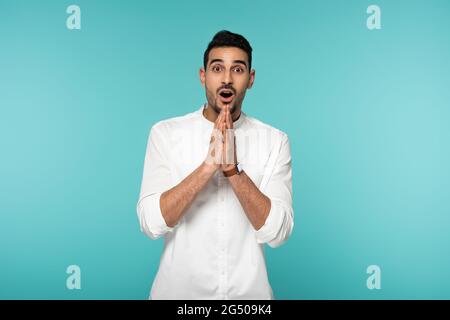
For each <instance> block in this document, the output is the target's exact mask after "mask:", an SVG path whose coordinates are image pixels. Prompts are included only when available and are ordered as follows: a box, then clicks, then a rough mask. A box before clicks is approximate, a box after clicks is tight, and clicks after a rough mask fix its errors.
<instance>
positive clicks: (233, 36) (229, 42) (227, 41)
mask: <svg viewBox="0 0 450 320" xmlns="http://www.w3.org/2000/svg"><path fill="white" fill-rule="evenodd" d="M219 47H237V48H239V49H242V50H244V51H245V52H246V53H247V57H248V68H249V70H251V68H252V47H251V46H250V43H249V42H248V41H247V39H245V38H244V37H243V36H241V35H240V34H237V33H233V32H230V31H227V30H222V31H219V32H217V33H216V34H215V35H214V37H213V38H212V40H211V42H210V43H209V44H208V48H206V50H205V53H204V55H203V66H204V67H205V69H206V65H207V64H208V56H209V52H210V51H211V50H212V49H213V48H219Z"/></svg>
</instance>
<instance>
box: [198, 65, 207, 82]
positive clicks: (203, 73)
mask: <svg viewBox="0 0 450 320" xmlns="http://www.w3.org/2000/svg"><path fill="white" fill-rule="evenodd" d="M199 75H200V82H201V83H202V86H205V82H206V72H205V69H204V68H203V67H202V68H200V71H199Z"/></svg>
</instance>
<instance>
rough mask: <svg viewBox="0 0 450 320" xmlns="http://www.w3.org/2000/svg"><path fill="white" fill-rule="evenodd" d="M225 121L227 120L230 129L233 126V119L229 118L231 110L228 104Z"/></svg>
mask: <svg viewBox="0 0 450 320" xmlns="http://www.w3.org/2000/svg"><path fill="white" fill-rule="evenodd" d="M226 122H227V128H228V129H231V128H232V127H233V121H232V120H231V112H230V106H229V105H228V108H227V114H226Z"/></svg>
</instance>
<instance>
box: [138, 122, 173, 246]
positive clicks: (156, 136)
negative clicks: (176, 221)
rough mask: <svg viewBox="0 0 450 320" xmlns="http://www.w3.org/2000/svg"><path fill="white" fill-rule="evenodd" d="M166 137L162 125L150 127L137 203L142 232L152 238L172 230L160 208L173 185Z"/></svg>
mask: <svg viewBox="0 0 450 320" xmlns="http://www.w3.org/2000/svg"><path fill="white" fill-rule="evenodd" d="M167 136H168V135H167V133H165V132H164V127H163V126H162V125H161V124H156V125H154V126H153V127H152V129H151V130H150V134H149V137H148V141H147V149H146V153H145V160H144V171H143V176H142V184H141V192H140V196H139V200H138V203H137V205H136V211H137V215H138V219H139V225H140V228H141V231H142V232H144V233H145V234H146V235H147V236H148V237H149V238H151V239H153V240H155V239H158V238H159V237H161V236H163V235H164V234H166V233H167V232H170V231H172V230H173V228H171V227H168V226H167V224H166V222H165V220H164V217H163V215H162V212H161V207H160V198H161V194H162V193H163V192H164V191H166V190H169V189H170V188H171V187H172V181H171V180H172V179H171V172H170V166H169V163H170V162H169V158H170V155H169V149H168V148H167V146H166V143H165V140H164V138H165V137H167Z"/></svg>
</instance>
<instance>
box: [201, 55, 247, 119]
mask: <svg viewBox="0 0 450 320" xmlns="http://www.w3.org/2000/svg"><path fill="white" fill-rule="evenodd" d="M254 78H255V71H254V70H249V69H248V57H247V53H246V52H245V51H244V50H242V49H239V48H236V47H220V48H214V49H212V50H211V51H210V52H209V58H208V64H207V65H206V70H205V69H203V68H201V69H200V81H201V82H202V85H203V86H205V89H206V98H207V100H208V104H209V106H211V107H212V108H213V109H214V111H215V112H216V113H220V110H221V109H223V108H224V106H225V105H227V104H229V105H230V107H231V108H230V111H231V113H234V111H235V110H236V109H239V110H240V109H241V106H242V101H243V100H244V97H245V93H246V91H247V89H250V88H251V87H252V85H253V81H254Z"/></svg>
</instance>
